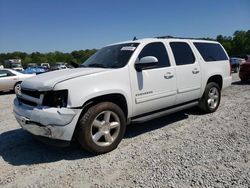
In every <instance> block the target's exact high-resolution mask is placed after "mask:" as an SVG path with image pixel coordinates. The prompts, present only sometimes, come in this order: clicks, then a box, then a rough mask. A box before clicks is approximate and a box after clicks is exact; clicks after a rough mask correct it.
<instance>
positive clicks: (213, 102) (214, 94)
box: [199, 82, 221, 113]
mask: <svg viewBox="0 0 250 188" xmlns="http://www.w3.org/2000/svg"><path fill="white" fill-rule="evenodd" d="M220 99H221V91H220V87H219V85H218V84H217V83H215V82H210V83H208V84H207V86H206V89H205V92H204V94H203V96H202V98H201V100H200V103H199V107H200V109H201V110H203V111H204V112H206V113H212V112H215V111H216V110H217V108H218V107H219V105H220Z"/></svg>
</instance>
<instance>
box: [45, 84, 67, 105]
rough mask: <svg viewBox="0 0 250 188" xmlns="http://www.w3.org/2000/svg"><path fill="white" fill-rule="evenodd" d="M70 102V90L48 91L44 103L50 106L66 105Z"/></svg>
mask: <svg viewBox="0 0 250 188" xmlns="http://www.w3.org/2000/svg"><path fill="white" fill-rule="evenodd" d="M67 102H68V90H66V89H65V90H59V91H47V92H45V94H44V99H43V105H44V106H49V107H57V108H61V107H66V106H67Z"/></svg>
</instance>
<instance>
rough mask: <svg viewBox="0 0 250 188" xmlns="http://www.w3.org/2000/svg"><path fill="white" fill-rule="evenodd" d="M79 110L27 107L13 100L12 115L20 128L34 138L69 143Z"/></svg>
mask: <svg viewBox="0 0 250 188" xmlns="http://www.w3.org/2000/svg"><path fill="white" fill-rule="evenodd" d="M80 113H81V109H69V108H50V107H45V106H36V107H32V106H28V105H25V104H23V103H21V102H19V101H18V99H17V98H16V99H15V100H14V115H15V117H16V119H17V121H18V123H19V124H20V126H21V127H22V128H23V129H25V130H27V131H28V132H30V133H31V134H33V135H36V136H44V137H47V138H52V139H58V140H65V141H70V140H71V138H72V136H73V133H74V130H75V126H76V124H77V121H78V118H79V116H80Z"/></svg>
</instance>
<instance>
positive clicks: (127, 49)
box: [80, 43, 139, 68]
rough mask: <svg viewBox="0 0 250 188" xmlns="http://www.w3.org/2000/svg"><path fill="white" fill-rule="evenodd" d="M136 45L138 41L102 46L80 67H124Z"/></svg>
mask: <svg viewBox="0 0 250 188" xmlns="http://www.w3.org/2000/svg"><path fill="white" fill-rule="evenodd" d="M138 45H139V43H126V44H117V45H113V46H107V47H104V48H102V49H100V50H98V51H97V52H96V53H95V54H94V55H92V56H91V57H90V58H88V59H87V60H86V61H85V62H84V63H83V64H81V65H80V67H102V68H121V67H124V66H125V65H126V64H127V63H128V61H129V59H130V57H131V56H132V54H133V53H134V51H135V49H136V47H137V46H138Z"/></svg>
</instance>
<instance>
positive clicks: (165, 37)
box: [155, 35, 215, 41]
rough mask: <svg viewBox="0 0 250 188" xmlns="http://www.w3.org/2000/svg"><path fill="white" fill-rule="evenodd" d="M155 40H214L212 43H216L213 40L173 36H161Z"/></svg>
mask: <svg viewBox="0 0 250 188" xmlns="http://www.w3.org/2000/svg"><path fill="white" fill-rule="evenodd" d="M155 38H157V39H191V40H212V41H215V39H212V38H190V37H174V36H171V35H167V36H160V37H155Z"/></svg>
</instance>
